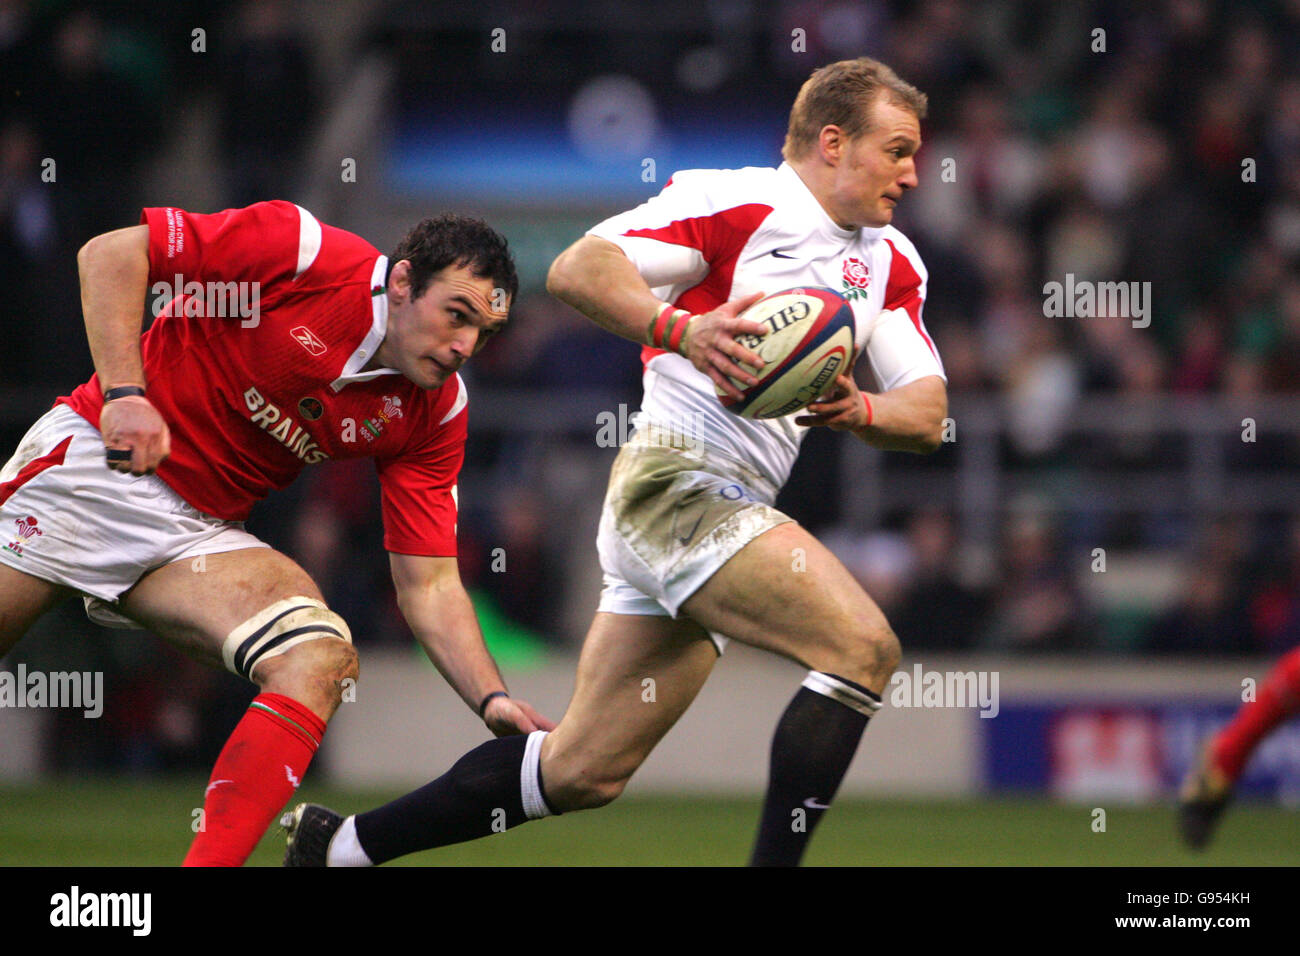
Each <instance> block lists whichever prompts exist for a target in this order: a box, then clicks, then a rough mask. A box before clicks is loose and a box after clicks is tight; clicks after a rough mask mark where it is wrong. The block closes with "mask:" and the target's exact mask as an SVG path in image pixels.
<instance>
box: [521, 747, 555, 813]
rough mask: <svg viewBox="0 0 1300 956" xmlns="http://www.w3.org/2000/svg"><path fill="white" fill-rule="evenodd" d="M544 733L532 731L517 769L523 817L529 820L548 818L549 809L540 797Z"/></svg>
mask: <svg viewBox="0 0 1300 956" xmlns="http://www.w3.org/2000/svg"><path fill="white" fill-rule="evenodd" d="M545 739H546V731H544V730H534V731H533V732H532V733H531V734H529V735H528V743H526V744H524V762H523V764H522V766H521V767H520V768H519V788H520V792H521V794H522V796H523V801H524V816H526V817H527V818H528V819H529V820H540V819H541V818H542V817H549V816H550V815H551V809H550V807H548V806H547V805H546V800H545V799H544V798H543V797H542V783H541V777H542V741H543V740H545Z"/></svg>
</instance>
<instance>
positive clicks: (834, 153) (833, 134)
mask: <svg viewBox="0 0 1300 956" xmlns="http://www.w3.org/2000/svg"><path fill="white" fill-rule="evenodd" d="M844 146H845V139H844V131H843V130H842V129H840V128H839V127H838V126H836V125H835V124H834V123H831V124H829V125H827V126H823V127H822V131H821V133H819V134H818V136H817V148H818V149H819V150H820V151H821V155H822V159H824V160H825V161H826V163H827V165H829V166H838V165H839V164H840V156H841V154H842V153H843V151H844Z"/></svg>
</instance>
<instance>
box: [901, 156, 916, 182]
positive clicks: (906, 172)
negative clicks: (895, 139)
mask: <svg viewBox="0 0 1300 956" xmlns="http://www.w3.org/2000/svg"><path fill="white" fill-rule="evenodd" d="M919 182H920V180H919V179H918V178H917V175H916V160H915V159H914V158H913V157H911V156H909V157H907V162H906V164H904V166H903V171H902V175H901V176H899V177H898V185H900V186H902V187H903V188H904V189H915V188H916V187H917V184H918V183H919Z"/></svg>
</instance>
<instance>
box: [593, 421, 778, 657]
mask: <svg viewBox="0 0 1300 956" xmlns="http://www.w3.org/2000/svg"><path fill="white" fill-rule="evenodd" d="M661 434H665V432H663V431H661V430H654V429H649V430H645V429H639V430H638V431H637V432H635V433H634V434H633V436H632V438H631V439H630V440H629V441H628V442H627V444H625V445H624V446H623V448H622V449H621V450H620V451H619V454H618V457H617V458H616V459H615V460H614V467H613V469H612V470H611V471H610V476H609V490H608V491H607V492H606V495H605V506H604V509H603V511H602V513H601V517H600V530H599V531H598V532H597V534H596V549H597V551H598V552H599V553H600V567H601V570H602V572H603V573H604V580H605V587H604V590H603V591H602V592H601V596H600V606H599V608H598V610H601V611H607V612H610V613H613V614H653V615H660V616H669V617H674V618H675V617H677V614H678V611H679V610H680V609H681V606H682V604H683V603H685V602H686V600H687V599H688V598H689V597H690V596H691V595H692V594H694V593H695V592H696V591H698V590H699V589H700V588H701V587H702V586H703V585H704V583H705V582H706V581H708V579H709V578H711V577H713V575H714V574H715V573H717V571H718V569H719V568H721V567H722V566H723V565H724V564H726V563H727V562H728V561H729V560H731V558H732V557H733V556H734V555H735V554H736V552H738V551H739V550H740V549H741V548H743V547H744V546H745V545H747V544H749V542H751V541H753V540H754V539H755V538H757V537H758V536H759V535H760V534H762V533H763V532H765V531H768V530H769V529H771V528H775V527H776V526H777V525H781V524H785V523H786V522H787V521H792V520H793V519H792V518H790V517H789V516H788V515H786V514H783V513H782V512H780V511H778V510H777V509H776V508H774V507H773V506H772V502H773V501H775V500H776V493H777V491H778V489H777V488H776V487H775V486H774V485H772V484H771V482H769V481H768V480H767V479H765V478H763V477H762V476H761V475H760V474H759V473H758V471H756V470H755V469H753V468H751V467H749V466H747V465H746V464H745V463H744V462H741V461H738V460H736V459H735V458H732V457H731V456H728V455H725V454H723V453H722V452H719V451H717V450H716V449H713V448H711V446H708V445H704V444H696V445H694V446H692V447H676V446H674V445H672V444H671V443H665V442H662V441H656V439H655V436H656V435H661ZM647 436H649V437H647ZM709 636H710V637H711V638H712V639H713V642H714V644H715V645H716V646H717V648H718V652H719V653H721V652H722V650H723V648H724V647H725V646H726V643H727V638H726V637H725V636H723V635H721V634H716V633H710V635H709Z"/></svg>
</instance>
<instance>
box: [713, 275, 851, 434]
mask: <svg viewBox="0 0 1300 956" xmlns="http://www.w3.org/2000/svg"><path fill="white" fill-rule="evenodd" d="M742 317H743V318H746V319H752V320H754V321H755V322H758V323H760V324H762V325H764V326H766V327H767V331H766V332H765V333H764V334H763V335H738V336H736V341H737V342H739V343H740V344H741V345H744V346H745V347H746V348H748V349H751V350H752V351H754V352H757V353H758V354H759V356H760V357H761V358H762V359H763V361H764V362H766V363H767V364H766V365H764V366H763V368H762V369H760V370H758V371H756V372H755V371H754V370H753V369H750V368H748V367H747V366H742V367H743V368H745V369H746V371H749V372H751V373H753V374H754V375H756V376H757V377H758V384H757V385H752V386H746V385H745V383H744V382H739V381H737V380H736V379H734V378H733V379H732V380H731V381H732V383H733V384H734V385H735V386H736V387H737V388H739V389H740V390H741V391H742V392H743V393H744V397H743V398H732V397H731V396H729V395H727V394H725V393H724V392H723V391H722V390H721V389H720V388H719V387H718V386H717V385H716V384H715V385H714V386H713V390H714V391H715V392H716V393H717V395H718V399H719V400H720V401H721V402H722V404H723V405H724V406H725V407H726V408H728V409H729V410H730V411H733V412H735V413H736V414H737V415H740V416H742V417H743V418H780V417H782V416H783V415H789V414H791V413H793V412H797V411H799V410H800V409H801V408H803V407H804V406H805V405H807V404H808V403H809V402H811V401H813V400H814V399H815V398H817V397H818V396H819V395H821V394H822V393H823V392H825V391H826V389H828V388H829V387H830V386H831V384H832V383H833V382H834V381H835V376H837V375H839V374H840V373H841V372H843V371H844V370H845V369H847V368H848V367H849V364H850V360H851V359H852V358H853V340H854V321H853V307H852V306H851V305H849V303H848V302H846V301H845V300H844V298H843V297H842V296H840V294H839V293H837V292H834V291H832V290H831V289H821V288H815V287H810V288H799V289H786V290H785V291H783V292H775V293H773V294H772V295H769V296H766V297H764V298H762V299H759V300H758V301H757V302H755V303H754V304H753V305H751V306H750V307H749V308H748V309H746V310H745V311H744V313H742Z"/></svg>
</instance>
